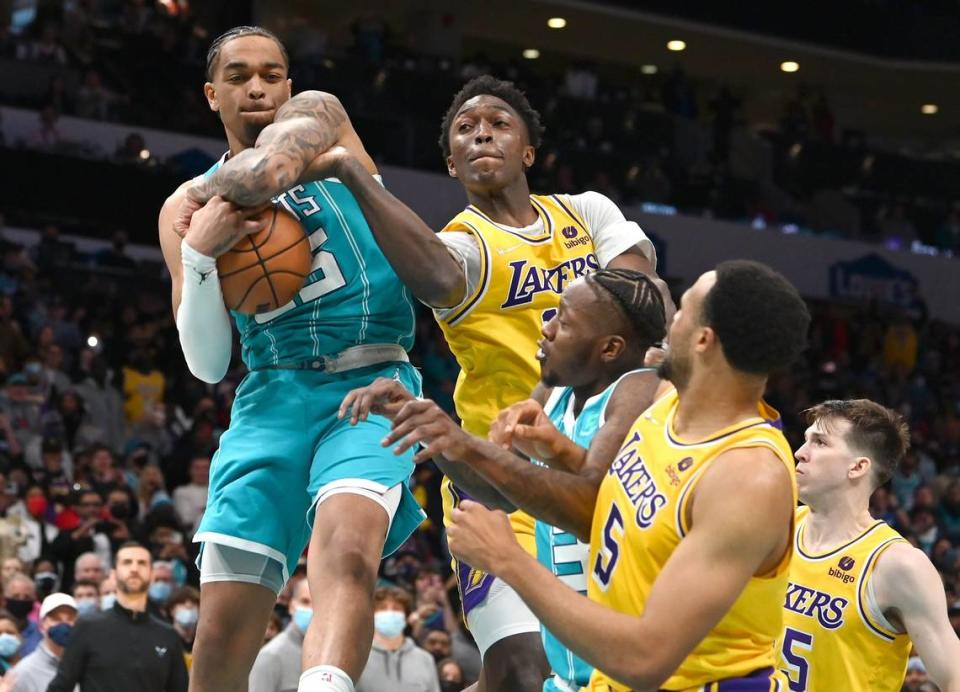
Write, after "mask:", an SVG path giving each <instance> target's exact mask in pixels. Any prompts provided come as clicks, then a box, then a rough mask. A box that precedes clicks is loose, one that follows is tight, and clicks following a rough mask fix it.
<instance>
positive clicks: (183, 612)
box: [167, 586, 200, 670]
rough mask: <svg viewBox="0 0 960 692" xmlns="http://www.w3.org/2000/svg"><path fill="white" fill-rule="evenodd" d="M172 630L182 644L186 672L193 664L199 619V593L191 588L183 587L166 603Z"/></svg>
mask: <svg viewBox="0 0 960 692" xmlns="http://www.w3.org/2000/svg"><path fill="white" fill-rule="evenodd" d="M167 609H168V610H169V611H170V619H171V620H172V621H173V629H174V631H175V632H176V633H177V635H178V636H179V637H180V641H181V642H183V650H184V652H185V653H184V657H185V660H186V662H187V670H190V666H191V664H192V663H193V653H192V652H193V640H194V638H195V637H196V636H197V620H198V619H199V618H200V592H199V591H197V590H196V589H195V588H193V587H192V586H184V587H183V588H182V589H180V590H179V591H177V592H176V593H175V594H173V596H171V597H170V600H169V601H168V602H167Z"/></svg>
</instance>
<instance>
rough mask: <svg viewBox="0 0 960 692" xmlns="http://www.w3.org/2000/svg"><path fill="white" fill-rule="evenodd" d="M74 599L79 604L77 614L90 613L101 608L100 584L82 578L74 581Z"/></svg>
mask: <svg viewBox="0 0 960 692" xmlns="http://www.w3.org/2000/svg"><path fill="white" fill-rule="evenodd" d="M72 591H73V599H74V601H76V604H77V616H80V615H90V614H92V613H96V612H97V611H99V610H100V585H99V584H97V582H95V581H92V580H88V579H80V580H77V581H75V582H73V589H72Z"/></svg>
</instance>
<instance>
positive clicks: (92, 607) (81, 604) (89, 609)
mask: <svg viewBox="0 0 960 692" xmlns="http://www.w3.org/2000/svg"><path fill="white" fill-rule="evenodd" d="M99 605H100V604H99V603H97V599H95V598H79V599H77V614H78V615H89V614H90V613H95V612H97V609H98V607H99Z"/></svg>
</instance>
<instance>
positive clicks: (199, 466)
mask: <svg viewBox="0 0 960 692" xmlns="http://www.w3.org/2000/svg"><path fill="white" fill-rule="evenodd" d="M209 485H210V459H209V457H207V456H198V457H195V458H194V459H193V460H192V461H191V462H190V483H188V484H187V485H182V486H180V487H179V488H177V489H176V490H174V491H173V506H174V507H175V508H176V510H177V517H178V518H179V519H180V523H181V524H183V525H184V526H185V527H187V528H188V529H189V534H190V537H192V536H193V533H194V532H195V531H196V530H197V526H198V525H199V524H200V517H202V516H203V510H204V509H206V507H207V493H208V492H209Z"/></svg>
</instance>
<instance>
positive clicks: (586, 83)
mask: <svg viewBox="0 0 960 692" xmlns="http://www.w3.org/2000/svg"><path fill="white" fill-rule="evenodd" d="M599 81H600V80H599V78H598V77H597V72H596V70H595V69H593V66H592V65H591V64H590V63H589V62H586V61H581V62H577V63H574V64H573V65H571V66H570V67H568V68H567V73H566V75H565V77H564V91H565V92H566V93H567V96H569V97H570V98H574V99H577V100H580V101H596V100H597V87H598V86H599Z"/></svg>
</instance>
